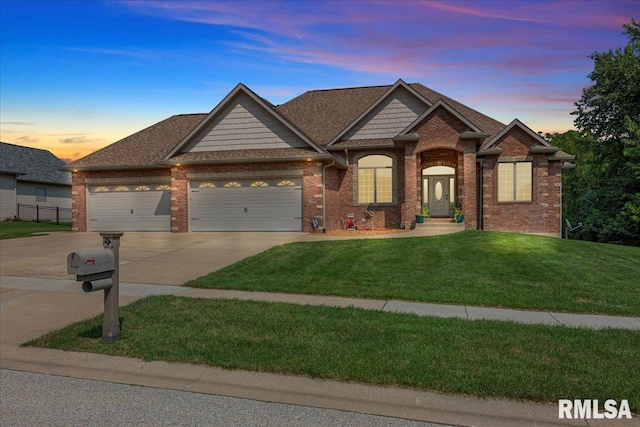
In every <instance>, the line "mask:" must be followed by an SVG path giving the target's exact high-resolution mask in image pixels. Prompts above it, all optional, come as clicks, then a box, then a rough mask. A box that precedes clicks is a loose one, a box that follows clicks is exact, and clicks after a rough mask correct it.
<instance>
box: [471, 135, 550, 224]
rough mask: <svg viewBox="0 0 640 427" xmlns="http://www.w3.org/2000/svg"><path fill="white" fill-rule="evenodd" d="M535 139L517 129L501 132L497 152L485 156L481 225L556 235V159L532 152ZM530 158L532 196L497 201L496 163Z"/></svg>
mask: <svg viewBox="0 0 640 427" xmlns="http://www.w3.org/2000/svg"><path fill="white" fill-rule="evenodd" d="M534 143H535V141H534V140H533V138H532V137H531V136H530V135H527V134H526V133H524V132H523V131H521V130H519V129H514V131H513V132H511V133H509V134H507V135H505V137H503V138H502V139H501V140H500V141H498V142H497V144H496V145H497V146H499V147H500V148H501V149H502V153H501V154H500V156H488V157H487V159H486V160H485V161H484V164H483V228H484V229H485V230H494V231H517V232H523V233H541V234H550V235H556V236H559V235H560V233H561V231H562V223H561V221H562V218H561V200H562V199H561V174H562V171H561V168H560V166H561V165H560V162H557V161H555V162H554V161H549V160H548V159H547V156H546V155H544V154H532V153H531V152H530V147H531V146H532V145H533V144H534ZM525 159H526V160H527V161H529V160H530V161H531V162H532V169H533V179H532V200H531V201H530V202H529V201H527V202H498V194H497V188H498V173H497V170H498V166H497V165H498V163H499V162H500V161H501V160H503V161H504V160H509V161H511V160H514V161H515V160H525Z"/></svg>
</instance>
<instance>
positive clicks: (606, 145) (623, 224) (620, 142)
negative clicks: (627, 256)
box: [556, 19, 640, 246]
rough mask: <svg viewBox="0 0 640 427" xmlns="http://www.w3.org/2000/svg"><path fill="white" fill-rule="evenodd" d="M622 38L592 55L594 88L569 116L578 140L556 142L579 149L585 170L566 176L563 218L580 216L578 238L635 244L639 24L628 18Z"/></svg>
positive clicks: (639, 232) (639, 208)
mask: <svg viewBox="0 0 640 427" xmlns="http://www.w3.org/2000/svg"><path fill="white" fill-rule="evenodd" d="M623 34H626V35H627V36H628V37H629V42H628V44H627V45H626V46H625V47H624V48H619V49H616V50H609V51H608V52H602V53H598V52H595V53H593V54H592V55H591V59H593V60H594V70H593V72H591V73H590V74H589V78H590V79H591V80H592V81H593V85H592V86H590V87H588V88H585V89H584V90H583V91H582V97H581V98H580V101H578V102H577V103H576V104H575V105H576V111H575V112H573V113H572V114H575V115H577V117H576V119H575V121H574V123H575V125H576V128H577V129H578V130H579V131H580V134H581V137H580V138H578V139H576V138H575V135H574V136H572V137H571V138H573V142H570V141H566V140H567V138H568V139H569V140H571V138H569V137H565V138H558V136H556V139H562V140H563V141H559V144H560V145H559V146H560V147H561V148H565V147H563V146H562V145H563V144H564V143H566V144H570V143H573V144H574V145H576V144H577V145H578V146H576V147H575V149H576V153H578V161H580V166H579V167H580V168H584V169H585V170H584V171H582V172H579V173H576V172H572V173H570V174H567V175H568V176H567V181H568V182H567V183H566V186H567V187H568V189H569V191H573V192H574V194H571V196H570V197H571V201H570V202H569V204H576V205H575V206H573V207H571V208H570V210H571V212H567V214H569V215H573V214H575V215H581V216H582V218H576V220H582V221H583V224H584V226H583V230H581V231H580V233H578V234H577V236H578V237H580V238H584V239H588V240H595V241H599V242H609V243H619V244H626V245H635V246H640V129H639V127H640V23H638V22H636V21H635V20H633V19H632V20H631V23H630V24H627V25H624V32H623ZM566 148H567V149H568V151H569V147H566ZM580 154H581V155H582V157H584V162H585V163H582V160H583V159H580V157H581V155H580ZM578 193H579V194H578ZM569 207H570V206H567V209H569Z"/></svg>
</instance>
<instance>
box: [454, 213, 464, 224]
mask: <svg viewBox="0 0 640 427" xmlns="http://www.w3.org/2000/svg"><path fill="white" fill-rule="evenodd" d="M455 220H456V222H457V223H458V224H459V223H461V222H462V221H464V214H456V215H455Z"/></svg>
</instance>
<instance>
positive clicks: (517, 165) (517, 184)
mask: <svg viewBox="0 0 640 427" xmlns="http://www.w3.org/2000/svg"><path fill="white" fill-rule="evenodd" d="M532 176H533V174H532V165H531V162H513V163H498V201H499V202H530V201H531V200H532V186H531V182H532Z"/></svg>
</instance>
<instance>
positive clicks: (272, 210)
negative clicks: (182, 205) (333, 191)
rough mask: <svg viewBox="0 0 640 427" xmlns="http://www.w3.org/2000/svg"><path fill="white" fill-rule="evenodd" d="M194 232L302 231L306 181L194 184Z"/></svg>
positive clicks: (192, 189) (191, 209)
mask: <svg viewBox="0 0 640 427" xmlns="http://www.w3.org/2000/svg"><path fill="white" fill-rule="evenodd" d="M190 187H191V188H190V190H191V205H190V212H191V231H302V178H284V179H253V180H225V181H213V180H212V181H191V182H190Z"/></svg>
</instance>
